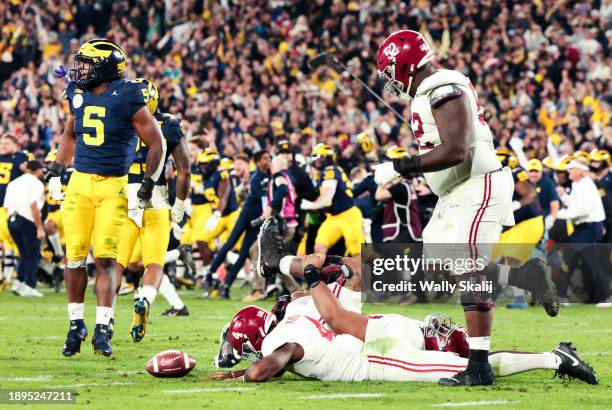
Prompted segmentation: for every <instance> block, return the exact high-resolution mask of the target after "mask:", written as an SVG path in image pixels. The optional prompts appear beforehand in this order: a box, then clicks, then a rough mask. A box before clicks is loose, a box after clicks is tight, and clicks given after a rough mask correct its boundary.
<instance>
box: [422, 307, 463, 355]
mask: <svg viewBox="0 0 612 410" xmlns="http://www.w3.org/2000/svg"><path fill="white" fill-rule="evenodd" d="M456 329H457V324H454V323H453V322H451V319H450V316H448V315H442V314H438V313H434V314H431V315H428V316H427V317H426V318H425V326H424V328H423V333H424V334H425V337H426V338H435V339H436V341H437V342H438V347H439V349H440V351H443V350H444V348H445V347H446V345H447V343H448V340H449V339H450V336H451V335H452V334H453V332H455V330H456Z"/></svg>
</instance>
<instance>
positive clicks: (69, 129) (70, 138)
mask: <svg viewBox="0 0 612 410" xmlns="http://www.w3.org/2000/svg"><path fill="white" fill-rule="evenodd" d="M75 149H76V135H75V133H74V117H73V115H72V114H68V119H67V120H66V127H65V128H64V132H63V133H62V136H61V137H60V140H59V146H58V147H57V156H56V157H55V161H54V164H58V165H60V166H61V167H63V168H65V167H67V166H68V165H69V164H70V163H71V162H72V158H73V157H74V150H75ZM60 174H61V173H60Z"/></svg>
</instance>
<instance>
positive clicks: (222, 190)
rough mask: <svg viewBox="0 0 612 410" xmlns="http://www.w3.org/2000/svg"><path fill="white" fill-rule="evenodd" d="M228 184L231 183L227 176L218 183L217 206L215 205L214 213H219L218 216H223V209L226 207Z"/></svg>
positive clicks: (228, 191) (228, 192)
mask: <svg viewBox="0 0 612 410" xmlns="http://www.w3.org/2000/svg"><path fill="white" fill-rule="evenodd" d="M230 184H231V181H230V179H229V176H228V177H227V178H221V181H219V187H218V188H217V196H218V197H219V205H217V209H216V210H215V211H216V212H219V213H220V214H223V211H225V207H226V206H227V202H228V200H229V194H230Z"/></svg>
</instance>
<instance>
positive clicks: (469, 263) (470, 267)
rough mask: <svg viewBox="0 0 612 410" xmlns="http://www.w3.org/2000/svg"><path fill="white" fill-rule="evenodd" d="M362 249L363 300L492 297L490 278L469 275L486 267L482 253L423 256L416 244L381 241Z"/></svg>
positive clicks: (432, 299)
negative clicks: (374, 247)
mask: <svg viewBox="0 0 612 410" xmlns="http://www.w3.org/2000/svg"><path fill="white" fill-rule="evenodd" d="M363 251H364V249H362V264H361V267H362V269H361V291H362V301H363V302H373V303H381V302H391V303H402V302H425V301H430V302H443V301H445V300H448V299H450V298H451V296H452V295H453V294H454V293H461V294H462V295H465V294H466V293H467V294H479V295H482V296H485V295H489V296H493V293H494V291H495V289H494V284H493V282H492V281H490V280H487V279H486V278H484V277H483V276H481V275H474V274H473V272H479V271H483V270H484V269H485V268H486V266H487V263H488V258H487V257H486V255H484V254H481V255H472V256H474V257H469V256H468V257H457V255H452V252H449V253H447V255H448V256H446V257H441V256H439V255H437V256H435V257H432V256H425V255H424V254H423V252H422V246H421V245H420V244H410V245H401V246H400V245H398V244H385V245H384V246H382V247H381V246H380V245H379V247H378V249H377V250H376V251H374V252H372V249H368V250H366V251H365V252H363ZM381 251H382V252H381ZM445 253H446V252H445ZM468 255H469V253H468Z"/></svg>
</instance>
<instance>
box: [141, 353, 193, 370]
mask: <svg viewBox="0 0 612 410" xmlns="http://www.w3.org/2000/svg"><path fill="white" fill-rule="evenodd" d="M195 366H196V361H195V359H194V358H193V357H191V356H189V355H188V354H187V353H185V352H181V351H178V350H166V351H163V352H160V353H158V354H156V355H155V356H153V357H152V358H151V360H149V363H147V367H146V369H147V371H148V372H149V374H151V375H152V376H155V377H183V376H185V375H187V374H189V372H190V371H192V370H193V368H194V367H195Z"/></svg>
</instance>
